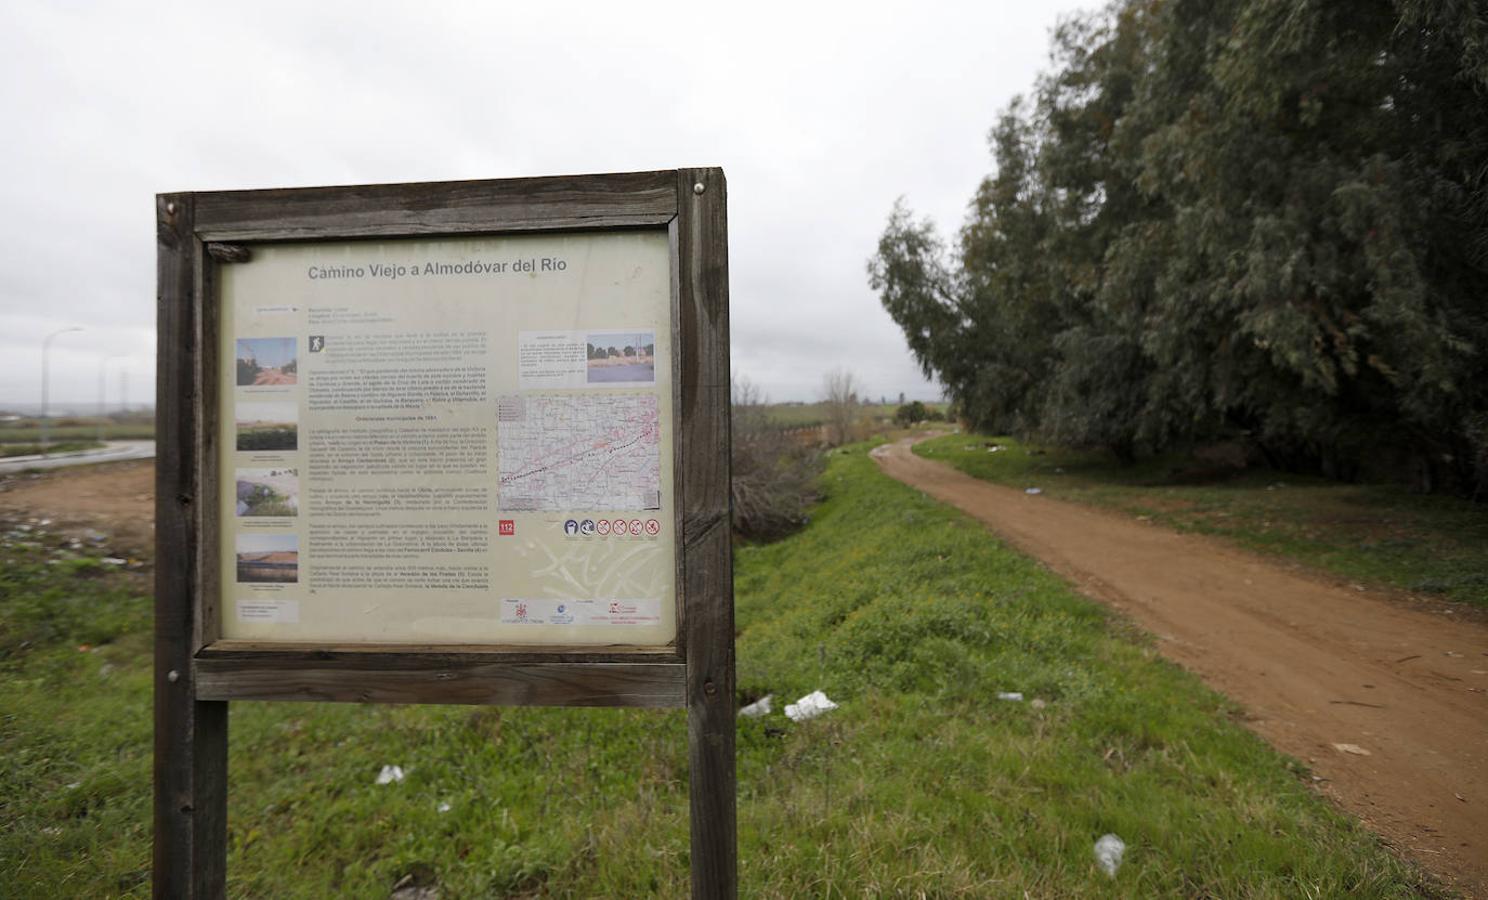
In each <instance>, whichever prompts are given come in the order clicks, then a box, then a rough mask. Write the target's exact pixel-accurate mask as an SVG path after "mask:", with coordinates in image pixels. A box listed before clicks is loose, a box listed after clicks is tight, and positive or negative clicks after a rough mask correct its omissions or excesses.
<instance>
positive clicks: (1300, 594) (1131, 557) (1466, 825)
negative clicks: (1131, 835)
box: [873, 441, 1488, 898]
mask: <svg viewBox="0 0 1488 900" xmlns="http://www.w3.org/2000/svg"><path fill="white" fill-rule="evenodd" d="M911 443H912V441H900V442H898V443H896V444H890V445H887V446H883V447H879V448H878V449H876V450H874V451H873V456H874V458H875V460H876V461H877V462H878V464H879V466H880V468H882V469H883V470H884V472H886V473H887V474H889V475H891V476H893V477H895V478H897V479H899V480H900V481H903V482H905V483H906V484H909V485H911V486H913V487H916V488H919V489H920V490H922V491H924V492H925V493H927V494H929V495H930V496H932V497H935V498H936V499H937V500H940V501H942V502H945V503H949V504H951V505H953V506H956V507H959V508H960V509H961V510H963V511H965V512H967V513H969V514H970V515H972V516H975V517H976V518H978V519H980V520H982V521H983V522H985V523H986V524H987V525H988V526H990V527H991V528H992V530H993V531H996V532H997V533H998V534H999V535H1001V536H1003V537H1004V538H1006V539H1007V540H1008V541H1010V542H1011V543H1013V544H1015V545H1016V546H1017V547H1018V548H1019V549H1020V550H1023V551H1024V552H1026V553H1028V554H1030V555H1032V556H1035V557H1037V558H1038V559H1041V560H1043V561H1044V563H1045V564H1047V565H1048V566H1049V567H1050V568H1052V569H1054V570H1055V571H1056V572H1059V573H1060V574H1061V575H1064V576H1065V577H1067V578H1069V579H1070V580H1071V581H1072V582H1073V583H1074V584H1075V586H1076V587H1077V588H1079V589H1080V590H1081V591H1083V592H1084V593H1086V594H1088V595H1090V596H1092V597H1094V598H1095V599H1097V600H1101V601H1103V602H1105V603H1107V604H1109V605H1111V606H1114V607H1115V608H1117V609H1119V610H1121V611H1122V612H1123V613H1125V614H1127V615H1129V616H1131V617H1132V618H1133V619H1135V620H1136V621H1137V622H1139V623H1140V624H1142V625H1143V626H1144V627H1146V628H1147V629H1149V630H1150V631H1152V632H1153V633H1154V634H1155V635H1156V636H1157V638H1158V645H1157V646H1158V649H1159V650H1160V651H1161V652H1162V653H1163V655H1165V656H1167V657H1169V658H1170V659H1173V660H1175V661H1176V662H1178V663H1180V664H1181V665H1183V666H1184V667H1186V668H1187V669H1189V670H1190V671H1192V672H1194V673H1195V674H1197V675H1198V676H1199V677H1201V678H1203V679H1204V680H1205V681H1207V682H1208V683H1209V684H1210V685H1211V686H1213V687H1214V688H1216V689H1217V690H1220V691H1222V692H1224V693H1225V694H1228V695H1229V696H1231V697H1233V698H1234V699H1235V700H1238V701H1239V702H1240V703H1241V704H1243V705H1244V707H1245V708H1246V710H1247V711H1248V713H1249V714H1250V715H1249V720H1248V722H1247V724H1248V725H1250V727H1252V728H1253V729H1255V730H1256V731H1257V732H1259V733H1260V734H1261V735H1262V736H1263V737H1265V738H1267V739H1268V740H1270V741H1271V742H1272V743H1273V744H1275V745H1276V746H1277V747H1279V748H1280V749H1281V750H1283V751H1285V752H1287V753H1291V754H1293V755H1294V756H1298V757H1301V758H1302V759H1305V760H1307V761H1308V762H1309V763H1311V765H1312V769H1313V771H1314V772H1316V773H1317V774H1318V775H1320V776H1322V777H1323V778H1325V779H1326V781H1324V782H1322V783H1321V784H1320V789H1321V790H1322V791H1323V792H1324V793H1326V794H1328V795H1330V796H1332V797H1334V798H1335V799H1337V800H1338V801H1339V802H1340V803H1341V804H1342V805H1343V806H1344V807H1346V808H1348V809H1349V810H1351V811H1352V812H1354V813H1355V814H1356V815H1358V816H1359V817H1360V818H1361V819H1363V820H1364V822H1365V824H1367V825H1369V826H1371V827H1372V828H1374V829H1376V830H1377V831H1379V832H1381V833H1383V834H1384V835H1385V836H1386V837H1388V838H1389V839H1390V840H1391V841H1393V842H1394V843H1396V844H1397V845H1398V846H1400V847H1401V848H1402V849H1404V850H1405V851H1406V852H1408V853H1409V854H1410V855H1412V856H1414V857H1415V858H1416V859H1417V860H1418V861H1419V862H1420V863H1421V864H1422V865H1423V866H1424V867H1425V868H1426V869H1428V870H1430V871H1434V872H1436V873H1437V874H1439V875H1442V876H1445V877H1446V878H1447V879H1449V880H1451V881H1452V882H1453V883H1454V886H1455V887H1456V888H1457V889H1458V890H1460V891H1462V892H1463V893H1465V894H1467V895H1469V896H1474V897H1484V898H1488V693H1485V691H1488V626H1485V625H1483V624H1481V623H1480V622H1478V621H1459V620H1464V619H1474V618H1475V617H1472V616H1469V615H1467V614H1466V611H1461V610H1453V611H1451V612H1450V613H1449V612H1448V611H1447V609H1446V608H1444V609H1443V611H1442V612H1440V613H1432V612H1428V611H1422V610H1417V609H1411V608H1407V607H1405V606H1403V605H1401V604H1399V603H1396V602H1392V601H1390V600H1387V599H1385V598H1383V597H1376V596H1374V595H1373V594H1372V593H1360V592H1358V591H1357V590H1354V589H1351V588H1348V587H1346V586H1340V585H1337V584H1331V583H1328V582H1326V581H1323V580H1320V579H1317V578H1312V577H1308V576H1307V575H1306V574H1304V573H1303V572H1301V571H1298V570H1293V569H1290V568H1287V567H1285V566H1284V565H1283V564H1279V563H1276V562H1274V561H1271V560H1266V559H1261V558H1258V557H1255V556H1252V555H1250V554H1247V553H1244V552H1242V551H1240V550H1237V549H1235V548H1234V547H1232V546H1230V545H1227V544H1225V543H1223V542H1221V541H1218V540H1213V539H1210V538H1205V537H1201V536H1199V535H1191V534H1178V533H1175V532H1172V531H1169V530H1167V529H1165V528H1161V527H1159V526H1155V525H1147V524H1143V523H1142V522H1139V521H1136V520H1134V519H1132V518H1131V517H1130V516H1125V515H1121V514H1119V513H1112V512H1108V511H1106V510H1100V509H1094V508H1091V507H1086V506H1080V505H1077V504H1074V503H1067V502H1063V501H1059V500H1055V499H1053V498H1051V497H1048V496H1037V497H1034V496H1028V495H1026V494H1025V493H1023V492H1022V491H1020V490H1017V489H1014V488H1008V487H1003V486H1001V485H996V484H990V483H988V482H985V481H980V480H978V479H976V478H972V477H970V476H968V475H965V474H963V473H961V472H959V471H957V470H955V469H953V468H951V467H950V466H947V465H944V464H942V463H938V462H933V461H931V460H928V459H924V458H922V457H918V456H915V455H914V454H913V453H912V452H911V451H910V444H911ZM1339 745H1342V747H1341V748H1340V746H1339ZM1364 754H1367V755H1364Z"/></svg>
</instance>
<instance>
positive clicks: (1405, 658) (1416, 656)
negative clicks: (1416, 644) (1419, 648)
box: [1395, 653, 1421, 663]
mask: <svg viewBox="0 0 1488 900" xmlns="http://www.w3.org/2000/svg"><path fill="white" fill-rule="evenodd" d="M1420 658H1421V654H1419V653H1417V654H1415V655H1413V656H1402V657H1400V658H1399V659H1397V660H1395V661H1396V662H1398V663H1403V662H1410V661H1411V660H1413V659H1420Z"/></svg>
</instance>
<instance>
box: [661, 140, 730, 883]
mask: <svg viewBox="0 0 1488 900" xmlns="http://www.w3.org/2000/svg"><path fill="white" fill-rule="evenodd" d="M677 202H678V209H677V223H676V228H677V231H676V236H677V237H676V240H677V264H678V276H679V277H678V298H677V299H678V304H679V307H680V308H679V318H680V320H681V327H682V329H683V332H684V333H683V335H682V342H681V346H682V348H683V352H684V353H685V354H686V355H685V356H684V357H683V359H682V383H681V391H680V398H681V409H680V410H679V415H678V420H679V421H680V423H681V428H682V429H683V431H682V433H681V434H680V435H679V439H680V441H681V445H682V447H684V448H686V452H685V455H684V456H683V458H682V465H683V466H685V467H686V468H687V471H686V473H685V475H684V480H685V482H686V483H687V484H688V486H689V489H688V491H687V492H686V495H685V496H684V497H683V504H684V508H683V513H682V516H683V520H682V545H683V548H684V549H683V560H684V565H685V568H684V571H683V582H684V593H683V597H684V603H685V606H684V607H683V619H682V627H683V639H684V641H683V646H684V647H685V648H686V653H687V735H688V763H689V770H690V773H691V778H690V782H689V788H688V800H689V804H690V807H691V813H692V854H691V862H692V896H693V897H698V898H702V897H707V898H713V897H722V898H733V897H735V896H737V894H738V862H737V854H738V844H737V835H736V824H735V781H734V779H735V771H734V586H733V584H734V580H733V559H732V555H731V554H732V551H731V547H730V543H729V540H730V529H729V437H730V436H729V336H728V223H727V218H726V211H727V183H726V182H725V180H724V177H723V170H722V169H683V170H681V171H679V172H678V173H677Z"/></svg>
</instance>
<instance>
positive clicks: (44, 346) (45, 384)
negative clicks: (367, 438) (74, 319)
mask: <svg viewBox="0 0 1488 900" xmlns="http://www.w3.org/2000/svg"><path fill="white" fill-rule="evenodd" d="M82 330H83V329H81V328H79V327H78V326H76V325H74V326H72V327H71V328H62V329H59V330H57V331H54V332H52V333H51V334H49V335H47V336H46V337H44V338H42V339H41V455H42V456H46V453H47V445H48V438H49V437H50V435H49V434H48V433H47V432H48V427H49V425H50V421H49V419H50V417H51V408H50V406H49V405H48V404H49V402H50V400H51V398H50V396H49V395H48V388H49V383H50V380H51V377H52V367H51V352H52V340H53V339H54V338H56V337H58V336H59V335H63V334H67V333H69V332H73V331H82Z"/></svg>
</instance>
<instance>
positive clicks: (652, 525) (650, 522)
mask: <svg viewBox="0 0 1488 900" xmlns="http://www.w3.org/2000/svg"><path fill="white" fill-rule="evenodd" d="M646 533H647V534H649V535H651V536H652V537H655V536H656V535H658V534H660V533H661V523H660V522H658V521H656V520H655V519H647V520H646Z"/></svg>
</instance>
